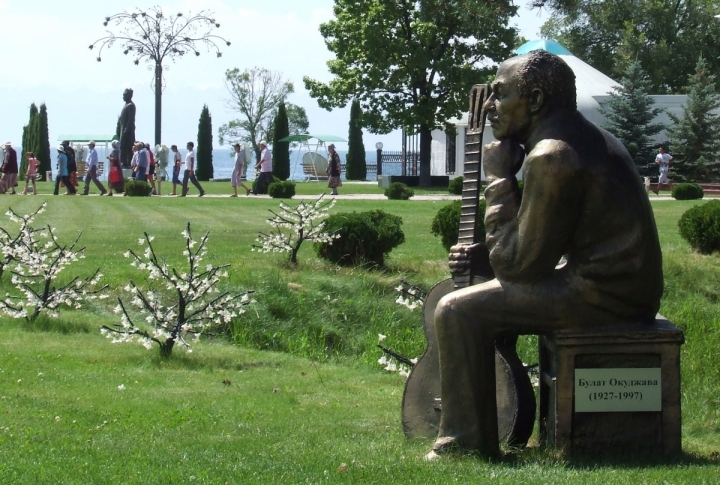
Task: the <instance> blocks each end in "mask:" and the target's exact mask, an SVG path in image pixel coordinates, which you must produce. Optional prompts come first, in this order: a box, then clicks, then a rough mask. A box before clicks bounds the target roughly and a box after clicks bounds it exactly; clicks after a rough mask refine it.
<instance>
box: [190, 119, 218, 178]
mask: <svg viewBox="0 0 720 485" xmlns="http://www.w3.org/2000/svg"><path fill="white" fill-rule="evenodd" d="M212 138H213V136H212V117H211V116H210V110H209V109H208V107H207V105H204V106H203V110H202V113H200V122H199V123H198V143H197V152H196V155H195V156H196V157H197V160H196V163H197V167H196V170H195V174H196V175H197V179H198V180H203V181H207V180H210V179H211V178H213V176H214V173H213V163H212V161H213V155H212V151H213V141H212Z"/></svg>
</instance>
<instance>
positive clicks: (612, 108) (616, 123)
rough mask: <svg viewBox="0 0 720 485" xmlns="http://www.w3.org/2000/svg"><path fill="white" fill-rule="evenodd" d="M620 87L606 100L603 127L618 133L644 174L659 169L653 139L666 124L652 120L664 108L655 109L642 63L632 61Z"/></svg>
mask: <svg viewBox="0 0 720 485" xmlns="http://www.w3.org/2000/svg"><path fill="white" fill-rule="evenodd" d="M620 84H621V85H622V86H620V87H619V88H618V87H616V88H613V92H612V93H610V99H609V100H608V101H607V102H605V103H603V104H602V106H601V107H600V112H601V113H602V114H603V115H604V116H605V119H606V121H605V125H604V128H605V129H606V130H608V131H609V132H610V133H612V134H613V135H615V136H616V137H617V138H618V139H619V140H620V142H622V144H623V145H625V148H627V151H628V152H630V156H631V157H632V158H633V161H634V162H635V165H636V166H637V167H638V170H639V172H640V174H641V175H649V174H650V173H651V172H653V173H654V172H656V171H657V170H655V169H654V168H651V167H655V154H654V153H653V149H652V140H653V137H654V136H655V135H657V134H658V133H660V132H661V131H662V130H663V128H664V126H663V125H662V124H660V123H653V120H654V119H655V117H657V115H658V114H659V113H660V112H661V111H662V110H661V109H660V108H653V106H654V104H655V100H654V99H653V98H652V96H650V94H649V90H650V81H649V80H648V77H647V75H646V74H645V71H643V69H642V67H641V66H640V63H639V62H637V61H635V62H633V63H631V64H630V65H629V66H628V68H627V70H626V71H625V77H623V78H622V79H621V80H620Z"/></svg>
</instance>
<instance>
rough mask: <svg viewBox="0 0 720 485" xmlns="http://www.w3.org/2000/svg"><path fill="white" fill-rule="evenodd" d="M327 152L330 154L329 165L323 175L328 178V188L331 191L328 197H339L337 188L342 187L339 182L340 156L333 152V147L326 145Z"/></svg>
mask: <svg viewBox="0 0 720 485" xmlns="http://www.w3.org/2000/svg"><path fill="white" fill-rule="evenodd" d="M328 151H329V152H330V163H328V168H327V170H326V172H325V173H327V176H328V187H330V188H331V189H332V192H331V193H330V195H339V194H338V191H337V188H338V187H342V180H340V173H341V165H340V155H338V152H336V151H335V145H334V144H332V143H331V144H330V145H328Z"/></svg>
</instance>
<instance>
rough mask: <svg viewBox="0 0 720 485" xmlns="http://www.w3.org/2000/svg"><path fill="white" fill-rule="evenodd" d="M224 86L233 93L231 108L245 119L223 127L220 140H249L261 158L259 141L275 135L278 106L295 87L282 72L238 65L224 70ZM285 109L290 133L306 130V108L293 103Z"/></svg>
mask: <svg viewBox="0 0 720 485" xmlns="http://www.w3.org/2000/svg"><path fill="white" fill-rule="evenodd" d="M225 86H226V87H227V90H228V92H229V93H230V98H229V99H228V100H227V106H228V108H230V109H231V110H233V111H237V112H238V113H240V115H241V116H242V118H241V119H237V120H232V121H230V122H229V123H227V124H225V125H223V126H221V127H220V130H219V138H220V143H221V144H224V143H225V141H228V142H231V143H232V142H235V141H237V142H241V143H248V144H250V146H252V148H253V150H254V151H255V156H256V157H257V159H258V160H259V159H260V141H261V140H267V139H268V137H269V135H272V133H273V121H274V120H275V117H276V116H277V110H278V106H279V105H280V102H281V101H285V100H286V99H287V97H288V95H290V94H291V93H293V92H295V88H294V86H293V84H292V83H291V82H290V81H283V80H282V73H279V72H272V71H269V70H267V69H263V68H260V67H254V68H252V69H245V70H244V71H242V72H240V69H238V68H234V69H228V70H227V71H225ZM285 108H286V111H287V115H288V123H289V126H290V133H293V134H294V133H305V132H306V131H307V128H308V121H307V114H306V113H305V109H304V108H302V107H300V106H295V105H293V104H290V103H287V104H286V105H285Z"/></svg>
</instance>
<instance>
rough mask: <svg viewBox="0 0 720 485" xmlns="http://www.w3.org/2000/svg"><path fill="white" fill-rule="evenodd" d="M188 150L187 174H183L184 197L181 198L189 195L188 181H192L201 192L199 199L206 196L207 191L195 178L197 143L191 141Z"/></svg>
mask: <svg viewBox="0 0 720 485" xmlns="http://www.w3.org/2000/svg"><path fill="white" fill-rule="evenodd" d="M187 149H188V153H187V155H185V173H184V174H183V182H182V195H181V196H180V197H185V196H186V195H187V191H188V179H190V181H191V182H192V183H193V185H194V186H195V187H197V189H198V190H199V191H200V195H198V197H202V196H203V195H205V191H204V190H203V188H202V187H201V186H200V182H198V179H197V177H195V143H193V142H191V141H189V142H188V144H187Z"/></svg>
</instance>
